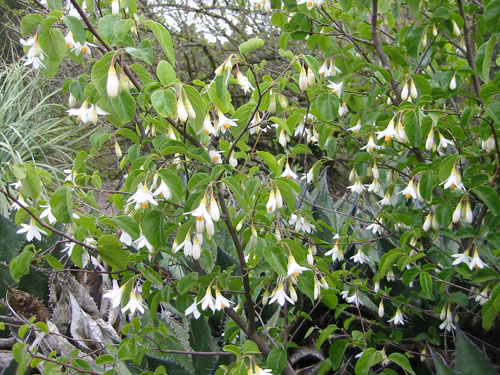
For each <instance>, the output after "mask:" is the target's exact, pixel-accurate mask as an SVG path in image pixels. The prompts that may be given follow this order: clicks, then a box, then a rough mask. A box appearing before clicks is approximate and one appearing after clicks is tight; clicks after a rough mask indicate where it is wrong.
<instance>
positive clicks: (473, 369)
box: [455, 329, 498, 375]
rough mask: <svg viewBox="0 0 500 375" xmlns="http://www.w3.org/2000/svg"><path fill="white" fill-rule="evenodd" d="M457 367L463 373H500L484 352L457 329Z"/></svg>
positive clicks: (483, 374)
mask: <svg viewBox="0 0 500 375" xmlns="http://www.w3.org/2000/svg"><path fill="white" fill-rule="evenodd" d="M455 369H456V370H457V372H459V373H461V374H463V375H469V374H471V375H472V374H481V375H498V372H497V371H496V370H495V367H494V366H493V364H492V363H491V362H490V361H489V360H488V358H486V357H485V355H484V353H483V352H482V351H481V350H480V349H479V348H478V347H477V346H476V345H474V344H473V343H472V341H470V339H469V338H468V337H467V336H465V334H464V333H463V332H462V331H461V330H458V329H457V341H456V356H455Z"/></svg>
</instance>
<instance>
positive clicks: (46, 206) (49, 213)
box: [40, 204, 57, 224]
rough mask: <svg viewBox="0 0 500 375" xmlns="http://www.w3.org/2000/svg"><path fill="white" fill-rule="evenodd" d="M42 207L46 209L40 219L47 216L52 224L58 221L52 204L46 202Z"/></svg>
mask: <svg viewBox="0 0 500 375" xmlns="http://www.w3.org/2000/svg"><path fill="white" fill-rule="evenodd" d="M40 207H41V208H45V210H43V211H42V213H41V214H40V219H43V218H45V217H46V218H47V220H48V221H49V223H50V224H54V223H55V222H56V221H57V219H56V217H55V216H54V215H53V214H52V210H51V208H50V205H49V204H46V205H41V206H40Z"/></svg>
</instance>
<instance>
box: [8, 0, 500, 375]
mask: <svg viewBox="0 0 500 375" xmlns="http://www.w3.org/2000/svg"><path fill="white" fill-rule="evenodd" d="M259 4H260V7H262V8H263V9H264V11H267V12H271V11H273V12H274V14H273V16H272V17H271V23H272V24H273V25H275V26H276V27H277V28H279V29H280V30H281V31H280V32H281V38H280V40H279V43H278V45H274V46H273V47H272V48H274V50H273V53H275V54H279V55H280V56H281V57H282V59H283V60H284V61H286V62H287V64H285V65H283V66H277V67H276V66H272V65H271V66H269V65H268V62H267V61H262V62H259V63H256V62H255V61H254V59H253V55H254V54H258V53H261V51H263V50H264V49H266V48H269V43H267V41H266V42H265V41H264V39H262V38H260V37H258V36H257V35H255V36H253V35H250V36H249V37H248V40H246V41H244V42H242V43H241V42H238V43H233V49H232V52H231V53H229V54H228V55H227V56H222V57H221V61H222V63H220V62H218V63H217V64H215V63H214V64H213V65H214V66H213V68H214V69H213V70H214V72H213V74H212V73H211V76H210V77H208V78H207V77H204V76H202V75H201V74H200V75H199V76H198V75H197V76H196V78H199V79H196V80H194V81H193V84H195V85H190V84H189V83H187V82H184V80H183V79H182V77H184V76H185V75H184V74H183V73H184V72H183V71H182V68H181V66H182V65H180V64H177V65H176V63H178V61H179V56H180V55H181V53H180V51H178V50H177V48H176V49H175V50H174V43H173V41H172V37H171V34H170V31H168V30H167V28H166V27H165V26H163V25H162V24H161V23H159V22H157V20H156V19H148V18H147V17H145V15H144V14H142V13H141V12H140V11H138V10H137V6H136V5H137V4H136V2H135V1H134V0H128V1H126V0H123V1H121V2H117V1H104V2H101V3H100V8H99V9H98V10H99V11H98V12H96V8H94V5H95V4H94V2H93V1H90V2H89V4H87V6H88V9H87V12H88V16H85V17H86V18H85V17H84V18H85V19H84V20H80V19H79V18H78V17H72V16H64V18H62V23H59V24H56V22H57V21H58V20H59V18H61V17H63V16H62V13H64V11H66V9H62V4H59V3H58V2H54V1H52V2H51V3H50V4H49V6H50V7H51V8H53V9H60V8H61V9H62V11H63V12H61V14H59V13H58V12H55V13H52V14H50V15H48V16H40V15H27V16H26V17H25V18H24V21H23V24H22V25H21V28H22V33H23V34H25V35H33V40H32V41H33V47H30V46H26V47H25V48H26V51H25V52H27V53H28V57H27V58H28V62H31V63H32V64H33V65H34V66H35V67H36V65H37V63H41V62H43V63H46V64H47V65H46V67H43V66H41V67H40V70H41V71H42V72H43V73H44V74H45V75H46V76H48V77H51V76H53V75H54V74H56V72H57V69H58V67H59V65H60V64H61V62H62V60H63V59H64V58H65V56H66V55H68V56H69V57H70V58H72V59H73V60H75V61H77V60H78V59H79V60H78V61H80V62H81V63H82V66H81V67H80V68H79V69H80V70H81V71H80V72H79V73H82V74H81V75H80V76H78V77H74V78H72V79H69V80H68V81H67V82H66V84H65V86H64V89H65V90H69V91H70V92H71V94H72V95H73V97H74V98H75V99H76V101H77V102H79V103H82V104H81V107H80V108H79V109H76V108H75V109H73V110H71V111H69V113H70V114H71V115H74V116H76V118H77V121H79V122H81V123H84V124H89V123H97V122H98V118H99V117H98V116H106V117H105V120H106V121H107V122H109V123H110V124H111V129H113V131H114V133H112V134H111V135H109V134H105V133H96V134H95V135H94V136H93V137H91V139H90V146H91V147H92V148H91V149H90V151H89V152H87V151H82V152H80V153H79V154H78V155H76V157H75V158H74V163H73V168H72V170H71V171H70V173H69V174H68V178H67V179H66V181H65V182H64V183H62V184H61V183H58V182H52V181H56V179H54V178H52V179H51V176H50V173H48V171H47V168H43V165H42V166H41V165H40V164H36V165H34V164H32V163H30V162H27V161H26V160H24V159H22V158H17V159H15V158H10V159H9V160H8V161H7V163H8V164H7V165H8V167H9V169H8V173H6V174H5V180H6V181H7V182H9V183H13V182H15V180H17V179H19V180H20V181H21V189H22V191H21V192H22V194H24V199H26V200H27V202H25V203H23V202H22V201H21V199H20V198H19V197H20V195H17V197H16V198H18V199H17V200H18V201H19V202H20V203H21V204H23V205H25V207H24V208H23V207H21V208H20V210H19V211H18V213H17V214H16V223H18V224H21V223H24V227H25V228H29V230H30V231H31V232H29V233H30V235H34V234H39V227H38V224H40V223H39V222H37V221H36V220H35V219H33V220H32V219H31V217H32V216H35V217H36V218H37V219H40V220H41V222H43V223H44V226H45V227H46V228H45V229H47V230H49V228H50V229H55V228H53V227H52V225H53V224H54V222H53V221H51V219H52V217H51V216H49V215H48V214H47V213H46V211H44V210H42V205H44V207H45V204H46V203H47V202H49V203H50V207H49V208H50V209H51V214H52V215H54V220H55V221H57V222H58V224H57V225H61V228H62V229H61V231H63V232H64V233H65V236H64V240H65V241H69V243H68V245H67V250H68V253H69V252H71V254H68V255H70V257H69V259H70V260H67V262H73V263H75V264H76V266H77V267H78V268H84V269H85V270H86V271H88V272H89V273H93V274H94V275H96V274H97V275H99V274H100V271H99V270H101V269H102V270H107V269H112V274H111V276H110V277H112V278H113V280H114V281H117V282H118V284H117V285H115V286H114V287H113V288H112V290H109V291H107V292H105V293H104V296H103V297H102V298H100V299H99V296H97V297H94V298H97V299H99V300H96V301H94V302H97V304H98V305H101V306H103V305H105V303H104V301H105V302H109V301H108V299H111V302H112V307H111V308H110V311H109V314H108V318H111V317H113V316H117V315H119V314H120V307H122V308H123V310H122V313H123V312H127V314H128V315H129V317H130V319H129V321H130V322H128V323H125V325H124V326H123V329H122V330H121V333H120V335H121V336H120V337H118V338H117V337H114V336H113V339H114V340H116V341H117V342H118V345H117V347H113V346H112V345H108V346H107V349H106V351H107V353H106V354H108V355H110V356H115V358H116V359H114V361H116V365H117V367H116V368H120V371H122V370H123V371H124V372H123V373H136V372H141V371H149V372H153V371H154V372H155V373H156V372H158V373H164V372H165V371H167V372H169V371H170V372H174V373H179V374H205V373H217V374H223V373H224V374H248V373H257V374H262V373H269V372H271V371H272V372H274V373H280V372H281V373H284V374H287V375H291V374H292V373H293V372H294V371H295V370H294V369H292V365H293V366H295V367H297V366H300V364H301V361H300V353H301V349H303V348H304V347H310V348H314V350H316V351H317V353H318V354H317V363H315V364H314V365H313V367H314V366H315V367H314V370H316V369H317V370H318V371H319V372H320V373H325V372H327V371H329V370H330V369H333V371H338V372H342V373H348V374H356V375H362V374H369V373H372V372H377V373H379V372H380V373H389V374H391V373H399V372H401V371H404V372H405V373H409V374H416V373H418V367H419V363H418V362H417V360H416V353H419V352H420V353H421V357H422V359H423V360H429V359H430V358H427V359H426V356H425V351H426V350H427V348H429V349H430V350H432V355H433V358H434V366H435V368H436V372H437V373H439V374H449V373H454V372H455V371H456V372H457V373H463V374H468V373H473V372H474V371H476V370H477V369H481V370H480V371H482V372H483V373H493V372H494V371H495V370H494V366H495V364H492V363H490V362H489V360H487V357H490V356H491V357H493V355H492V352H491V351H492V348H494V347H495V345H493V344H490V345H489V346H488V345H483V346H482V348H481V349H480V348H478V347H477V346H476V345H474V344H473V343H472V341H475V342H477V343H484V342H487V341H488V336H487V332H486V331H488V330H493V329H496V328H498V327H497V324H498V323H497V316H498V314H499V313H500V304H499V301H500V299H499V294H500V292H499V290H500V289H499V285H498V280H499V278H500V277H499V275H498V272H497V270H496V263H497V260H498V256H499V255H500V253H499V250H500V249H499V243H500V240H499V238H498V232H499V226H500V220H499V216H500V215H499V213H500V212H499V207H500V201H499V197H498V193H499V188H498V187H499V182H500V177H499V176H500V174H499V173H498V171H499V168H500V167H499V165H500V160H499V159H498V158H499V155H500V153H499V149H498V140H497V134H498V131H500V109H499V106H498V103H497V101H498V95H499V85H498V82H499V80H500V78H499V77H497V75H498V69H497V66H496V64H494V63H493V61H492V59H493V58H494V56H493V55H494V51H496V44H497V35H496V32H497V31H498V30H497V29H498V22H497V19H498V17H496V18H494V17H493V16H492V14H497V13H498V12H497V8H498V7H497V2H495V1H491V2H489V3H488V4H487V5H486V6H485V7H483V6H482V5H479V4H476V3H474V4H472V3H466V4H464V3H463V2H462V1H458V2H451V1H445V2H442V1H440V2H438V1H427V2H420V1H407V2H400V1H386V2H379V1H373V2H371V5H370V4H369V2H366V1H365V2H363V1H339V2H335V4H333V3H324V4H320V3H319V2H307V3H299V4H297V3H296V2H290V1H284V2H281V1H272V2H270V1H268V0H266V1H263V2H262V3H259ZM73 5H75V4H73ZM79 6H81V5H78V6H77V8H78V7H79ZM116 6H118V8H116ZM238 6H242V5H241V4H238ZM79 10H81V12H80V13H79V14H80V15H82V14H86V13H84V10H83V9H79ZM206 11H207V12H208V11H209V10H206ZM252 11H254V12H260V11H259V10H255V9H252ZM485 12H491V13H490V14H487V13H485ZM40 17H41V18H40ZM89 23H91V24H92V25H93V27H88V25H89ZM62 24H64V25H65V26H66V27H67V28H68V29H69V30H71V31H72V32H73V34H74V37H75V38H76V39H75V40H76V41H71V40H70V41H69V42H68V43H69V44H70V45H71V44H72V43H73V48H70V49H65V48H63V43H64V42H65V40H64V36H63V33H62V29H61V28H60V27H59V26H60V25H62ZM86 28H87V31H86V32H82V29H83V30H85V29H86ZM233 28H234V29H235V30H237V27H233ZM471 28H472V29H473V30H472V32H471ZM387 30H390V32H387ZM465 32H467V33H465ZM492 33H493V34H492ZM172 35H173V34H172ZM471 35H473V36H474V37H472V36H471ZM66 38H67V39H66V41H68V39H69V37H68V36H67V37H66ZM90 41H92V42H99V43H101V46H100V47H101V49H102V51H105V53H104V54H102V55H101V54H100V52H97V50H95V51H94V53H95V54H96V55H97V56H96V58H95V59H93V60H92V59H89V56H88V53H87V54H85V52H84V51H83V45H82V43H85V42H90ZM103 41H104V43H102V42H103ZM77 42H78V43H80V44H77ZM38 43H39V45H38ZM86 46H87V47H86V48H87V49H88V48H94V47H93V46H90V45H88V44H87V45H86ZM32 48H35V49H33V50H32ZM37 48H39V49H37ZM78 48H80V50H78ZM40 49H41V50H42V51H43V53H44V54H45V55H40V53H41V52H40ZM77 51H79V53H78V55H80V54H81V55H83V56H81V57H79V58H78V59H77V58H76V57H77ZM102 51H101V52H102ZM175 53H177V56H176V55H175ZM41 56H44V58H43V59H42V58H41ZM30 58H31V60H29V59H30ZM35 58H38V59H39V60H40V61H38V60H36V59H35ZM176 59H177V60H176ZM256 61H257V60H256ZM118 76H120V78H119V79H118ZM191 78H195V77H191ZM202 79H204V80H202ZM191 81H192V79H191V80H190V82H191ZM237 86H239V87H237ZM235 87H236V89H237V90H240V89H241V90H243V93H244V94H243V95H238V94H237V91H236V90H235ZM111 141H114V143H115V145H114V146H115V151H116V156H117V159H118V160H119V168H120V169H122V170H123V171H124V172H125V171H126V173H127V175H126V177H125V178H124V180H123V181H121V182H120V183H119V185H118V188H117V190H114V191H109V190H107V189H103V188H102V186H103V177H101V173H100V171H98V170H96V169H94V168H93V167H92V165H89V164H88V161H89V160H91V158H93V157H95V155H97V153H98V152H99V150H101V149H103V148H104V147H107V146H109V144H110V143H111ZM130 142H132V144H131V145H130ZM120 145H122V146H123V148H124V150H125V145H128V149H126V152H123V151H122V149H121V146H120ZM34 161H36V160H34ZM2 191H3V190H2ZM97 193H105V194H106V195H107V198H108V201H109V202H110V204H111V207H110V208H109V209H106V210H104V208H103V207H102V204H98V200H97V199H96V194H97ZM4 195H5V196H6V197H8V198H9V199H11V200H12V199H13V198H14V196H12V195H11V194H9V193H8V192H6V191H5V192H4ZM22 196H23V195H21V197H22ZM19 202H18V203H19ZM75 211H76V212H77V213H78V214H77V215H75ZM42 212H43V216H44V217H41V216H42ZM28 219H29V220H30V225H29V226H28V225H27V224H26V223H25V222H26V221H27V220H28ZM37 223H38V224H37ZM53 232H55V233H60V231H58V230H53ZM52 236H54V237H57V236H56V235H55V234H52ZM41 254H43V255H42V257H44V259H46V260H47V262H48V264H49V265H50V267H54V268H57V269H60V268H61V267H62V266H63V260H62V259H58V257H57V256H56V255H55V254H54V253H52V249H50V248H47V249H43V252H42V253H41ZM38 256H39V252H38V249H34V248H33V249H32V248H31V247H29V248H26V249H25V251H24V252H22V253H20V254H18V255H17V256H16V257H15V258H14V259H13V261H12V262H11V265H10V268H11V274H12V276H13V277H14V278H15V279H16V280H17V279H19V278H20V277H21V276H22V275H25V274H27V273H28V272H29V271H30V263H32V262H34V261H36V260H37V259H38V258H37V257H38ZM97 263H99V264H97ZM106 267H108V268H106ZM104 273H105V274H106V276H109V275H108V274H107V271H105V272H104ZM107 281H108V285H110V279H108V280H107ZM103 283H104V281H103ZM71 295H72V294H71ZM68 298H69V300H70V301H73V300H72V299H71V298H72V297H71V296H70V297H68ZM88 305H90V306H92V303H90V302H89V303H88V304H87V308H89V306H88ZM120 305H122V306H120ZM481 306H482V307H481ZM71 309H72V312H73V314H75V312H76V311H78V313H79V314H81V315H82V316H83V314H82V313H80V310H78V309H76V307H75V306H72V308H71ZM113 309H114V310H113ZM469 311H470V312H473V314H469V313H468V312H469ZM85 314H87V316H89V317H90V316H91V315H92V311H88V312H85ZM160 316H161V317H160ZM458 316H459V317H460V319H459V320H458V319H457V317H458ZM478 317H480V318H481V324H482V328H483V330H480V329H479V326H480V324H479V320H478V319H477V318H478ZM189 319H191V320H189ZM85 321H88V319H82V320H81V321H80V322H81V323H80V324H84V322H85ZM66 325H69V323H68V322H66ZM47 327H48V325H47ZM75 327H78V324H74V322H71V329H70V330H71V333H72V334H73V336H74V337H73V338H74V339H75V340H76V341H78V340H79V335H80V336H81V333H80V332H78V330H77V328H75ZM31 328H32V327H31V326H29V325H26V328H22V330H24V331H25V332H23V333H25V334H27V332H28V329H31ZM45 328H46V327H45V326H40V327H38V329H40V330H42V331H44V330H45ZM65 328H66V329H67V326H66V327H61V329H65ZM108 328H109V327H108ZM455 330H456V335H451V334H449V332H452V331H455ZM442 332H444V334H442ZM464 332H467V333H468V334H469V335H471V336H472V341H470V340H469V339H468V338H467V337H466V335H465V334H464ZM21 336H22V337H23V338H24V337H27V335H21ZM116 336H118V334H117V335H116ZM25 340H28V339H27V338H26V339H25ZM103 340H104V339H103ZM452 341H454V342H452ZM495 344H500V343H495ZM16 345H17V344H16ZM450 348H452V349H451V350H450ZM453 348H455V349H454V352H455V353H454V355H455V364H456V366H455V369H454V370H452V369H451V368H449V367H448V366H447V365H446V363H451V362H452V360H451V354H452V352H453ZM444 349H446V350H444ZM26 350H27V346H24V345H18V346H17V347H16V361H17V362H18V363H19V365H20V367H22V366H25V364H26V363H28V360H29V358H30V356H31V357H33V353H29V352H27V351H26ZM222 350H224V351H223V352H221V351H222ZM483 351H486V352H487V354H488V356H487V357H485V355H484V354H483ZM195 352H198V353H195ZM227 353H230V355H226V354H227ZM326 353H328V358H327V359H326V360H325V358H324V356H325V354H326ZM435 353H444V354H443V355H445V356H446V355H448V356H450V358H448V357H446V358H443V359H441V358H438V356H437V355H436V354H435ZM106 354H104V356H102V357H100V359H99V361H100V363H97V360H96V361H95V363H94V361H91V360H84V359H81V358H77V357H76V356H72V357H71V358H70V359H69V358H68V359H65V360H70V361H71V366H73V367H77V368H80V369H83V370H87V371H89V369H93V368H94V366H100V365H102V364H104V363H110V362H111V361H112V357H105V355H106ZM44 355H49V354H47V353H44ZM228 357H229V358H228ZM32 359H33V358H32ZM44 359H45V358H44V357H42V358H41V360H44ZM36 360H40V358H36ZM305 362H306V361H305ZM56 363H57V364H58V365H61V366H64V365H65V362H64V361H60V362H59V361H58V362H56ZM120 366H121V367H120ZM261 368H268V369H269V370H268V371H261V370H260V369H261ZM297 370H300V371H301V372H302V371H304V372H305V370H306V369H298V368H297ZM307 370H311V369H307ZM117 371H118V370H117ZM120 373H121V372H120Z"/></svg>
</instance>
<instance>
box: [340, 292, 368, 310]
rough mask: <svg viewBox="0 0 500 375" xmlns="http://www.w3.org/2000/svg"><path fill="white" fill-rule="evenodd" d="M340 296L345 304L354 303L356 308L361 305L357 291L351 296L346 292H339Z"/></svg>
mask: <svg viewBox="0 0 500 375" xmlns="http://www.w3.org/2000/svg"><path fill="white" fill-rule="evenodd" d="M340 295H341V296H342V298H343V299H345V300H346V302H347V303H354V304H355V305H356V306H359V305H362V304H363V303H362V302H361V300H360V299H359V295H358V289H356V290H355V291H354V293H353V294H352V295H349V291H348V290H344V291H342V292H340Z"/></svg>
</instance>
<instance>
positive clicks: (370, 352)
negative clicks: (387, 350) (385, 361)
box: [354, 348, 381, 375]
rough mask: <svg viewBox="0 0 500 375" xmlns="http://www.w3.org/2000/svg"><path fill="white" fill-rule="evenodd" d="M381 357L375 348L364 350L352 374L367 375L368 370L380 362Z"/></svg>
mask: <svg viewBox="0 0 500 375" xmlns="http://www.w3.org/2000/svg"><path fill="white" fill-rule="evenodd" d="M380 358H381V355H380V353H379V352H377V350H375V348H368V349H365V351H364V352H363V355H361V358H359V359H358V362H356V367H355V368H354V372H355V373H356V375H367V374H368V371H369V370H370V368H371V367H372V366H374V365H376V364H377V363H378V362H379V361H380Z"/></svg>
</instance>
